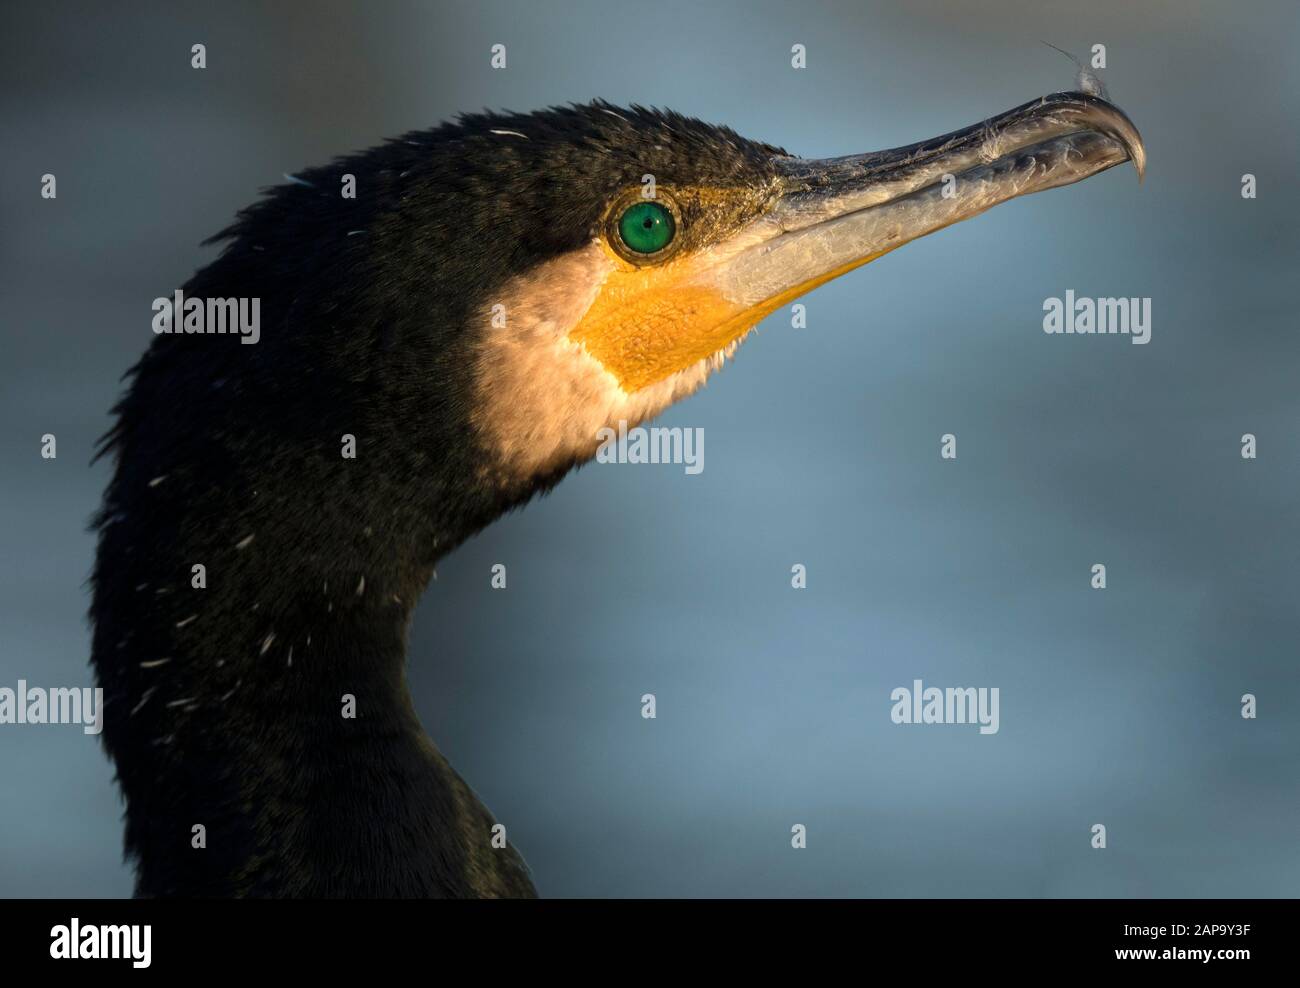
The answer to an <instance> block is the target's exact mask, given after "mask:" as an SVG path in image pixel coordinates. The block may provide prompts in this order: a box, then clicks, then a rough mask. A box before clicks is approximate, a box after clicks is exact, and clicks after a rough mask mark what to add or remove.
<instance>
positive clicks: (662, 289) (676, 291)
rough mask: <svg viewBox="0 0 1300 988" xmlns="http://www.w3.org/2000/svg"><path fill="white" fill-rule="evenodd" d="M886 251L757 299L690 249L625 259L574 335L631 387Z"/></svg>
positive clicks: (665, 373) (719, 345)
mask: <svg viewBox="0 0 1300 988" xmlns="http://www.w3.org/2000/svg"><path fill="white" fill-rule="evenodd" d="M890 249H891V250H892V249H893V248H890ZM885 253H888V251H881V252H880V253H877V254H871V255H868V256H866V257H862V258H858V259H855V260H854V261H852V262H851V263H849V264H845V265H843V266H841V267H838V268H835V269H834V270H831V271H826V272H822V273H820V274H818V275H815V276H814V277H812V278H809V279H808V280H807V281H804V282H802V283H801V284H799V285H797V286H795V287H793V288H791V289H789V290H787V291H784V292H781V293H780V294H778V295H776V296H774V297H773V298H770V299H767V300H765V301H763V302H760V303H758V304H756V305H744V304H741V303H738V302H735V301H733V300H731V299H729V298H727V297H726V296H725V295H724V294H723V293H722V292H721V290H719V289H718V288H716V287H714V286H713V285H712V284H710V282H711V281H712V280H713V279H711V278H710V277H709V273H708V272H707V271H704V270H702V265H701V263H700V259H699V258H698V257H694V256H692V255H689V254H684V255H683V256H681V257H680V258H675V259H673V260H671V261H668V262H667V263H665V264H662V265H659V266H656V267H645V268H635V267H632V266H631V265H629V264H626V263H625V262H622V261H619V262H618V267H617V268H616V269H615V270H614V271H612V272H610V274H609V275H608V276H607V277H606V279H605V282H604V284H603V286H602V287H601V289H600V292H599V293H598V294H597V296H596V298H595V301H593V302H592V304H591V307H590V308H589V309H588V310H587V312H586V314H585V315H584V316H583V317H582V319H580V320H579V321H578V323H577V324H576V325H575V326H574V327H573V328H572V329H570V330H569V334H568V336H569V339H570V340H572V341H573V342H575V343H579V344H581V345H582V346H583V347H584V348H585V349H586V351H587V353H589V354H590V355H591V356H593V357H595V358H596V359H597V360H598V361H600V363H601V365H602V366H603V367H604V368H605V369H606V370H607V371H609V372H610V373H611V374H613V375H614V377H615V378H617V379H618V383H619V386H620V387H621V388H622V389H623V390H624V391H625V392H628V393H631V392H633V391H637V390H639V389H640V388H644V387H646V386H648V385H651V384H656V383H658V382H659V381H662V380H664V379H665V378H667V377H670V376H671V375H673V374H675V373H677V372H678V371H682V370H685V369H686V368H688V367H691V366H693V365H695V364H697V363H698V362H699V361H701V360H704V359H705V358H706V357H711V356H712V355H713V354H715V353H717V352H718V351H719V350H722V349H724V348H725V347H726V346H727V345H728V344H729V343H732V342H734V341H735V340H737V339H739V338H740V337H742V336H744V335H745V333H746V332H748V331H749V330H750V329H752V328H753V327H754V326H755V325H757V324H758V323H759V321H760V320H762V319H763V318H764V317H765V316H767V315H769V314H770V313H772V312H775V311H776V310H777V309H779V308H781V307H782V306H783V305H786V304H788V303H790V302H792V301H793V300H794V299H796V298H798V297H799V296H800V295H804V294H806V293H807V292H809V291H811V290H812V289H814V288H816V287H817V286H818V285H822V284H824V283H826V282H827V281H830V280H831V279H833V278H837V277H839V276H840V275H841V274H844V273H845V272H846V271H851V270H853V269H854V268H856V267H859V266H861V265H863V264H866V263H867V262H868V261H873V260H875V259H876V258H877V257H880V256H881V255H882V254H885ZM611 256H613V255H612V252H611ZM721 264H723V265H725V264H726V262H725V261H722V262H721Z"/></svg>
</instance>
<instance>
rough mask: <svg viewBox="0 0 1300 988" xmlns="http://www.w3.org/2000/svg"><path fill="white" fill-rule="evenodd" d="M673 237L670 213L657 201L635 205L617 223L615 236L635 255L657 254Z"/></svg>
mask: <svg viewBox="0 0 1300 988" xmlns="http://www.w3.org/2000/svg"><path fill="white" fill-rule="evenodd" d="M676 235H677V223H676V221H675V220H674V219H673V214H672V211H671V210H670V209H669V208H668V207H667V206H665V205H664V204H663V203H660V202H654V201H645V202H635V203H633V204H632V205H630V206H628V207H627V209H625V210H624V211H623V215H622V216H620V217H619V220H618V237H619V239H620V240H621V241H622V242H623V246H624V247H626V248H627V249H628V250H629V251H631V252H632V253H634V254H657V253H658V252H659V251H661V250H663V249H664V248H665V247H667V246H668V245H669V244H670V243H672V241H673V238H674V237H675V236H676Z"/></svg>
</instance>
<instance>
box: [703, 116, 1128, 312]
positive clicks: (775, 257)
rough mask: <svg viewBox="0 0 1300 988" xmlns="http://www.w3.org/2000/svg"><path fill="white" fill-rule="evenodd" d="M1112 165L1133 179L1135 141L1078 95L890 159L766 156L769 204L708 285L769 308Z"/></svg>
mask: <svg viewBox="0 0 1300 988" xmlns="http://www.w3.org/2000/svg"><path fill="white" fill-rule="evenodd" d="M1124 161H1132V162H1133V165H1134V167H1135V168H1136V169H1137V173H1138V179H1139V181H1140V180H1141V178H1142V175H1143V173H1144V172H1145V170H1146V151H1145V149H1144V147H1143V145H1142V137H1141V135H1140V134H1139V133H1138V131H1137V128H1136V127H1135V126H1134V125H1133V122H1132V121H1131V120H1129V118H1128V117H1127V116H1126V115H1125V114H1124V112H1123V111H1122V110H1120V109H1119V108H1118V107H1116V106H1114V105H1112V104H1111V103H1108V102H1106V101H1105V100H1103V99H1100V98H1099V97H1097V96H1091V95H1089V94H1087V93H1056V94H1054V95H1051V96H1044V97H1043V98H1042V99H1038V100H1034V101H1033V102H1032V103H1026V104H1024V105H1023V106H1018V107H1016V108H1015V109H1014V110H1008V111H1007V112H1006V113H1003V114H1000V115H998V116H996V117H993V118H992V119H989V120H985V121H983V122H982V123H978V124H975V125H973V126H970V127H966V128H965V129H963V130H958V131H954V132H953V133H951V134H944V135H943V136H941V137H936V138H932V139H931V140H928V141H922V142H920V143H918V144H912V145H909V146H907V147H901V148H895V149H893V150H890V151H878V152H874V153H871V154H860V155H851V156H848V157H843V158H824V159H820V160H809V159H803V158H792V157H780V158H775V159H773V164H774V165H775V167H776V168H777V170H778V174H779V176H780V178H779V183H780V184H781V186H782V191H781V193H780V195H779V197H778V199H777V201H776V202H775V204H774V205H773V206H772V208H771V209H770V210H769V211H768V213H767V214H766V215H765V216H764V217H763V218H762V219H761V220H759V221H757V222H756V224H755V225H754V227H753V228H751V229H750V230H748V231H747V232H746V235H745V237H744V238H743V240H740V238H738V241H739V242H738V243H737V244H736V246H737V247H738V248H739V249H738V250H737V251H736V252H735V253H734V254H732V255H731V256H730V257H729V258H728V259H727V261H726V263H723V264H720V265H717V266H716V267H714V268H713V270H712V272H711V275H712V277H711V279H710V280H712V281H713V284H714V286H715V287H716V288H717V289H718V290H719V291H721V292H722V294H723V295H725V296H726V297H727V298H728V299H729V300H731V301H732V302H734V303H735V304H737V305H738V306H742V307H750V306H759V305H763V306H764V308H765V309H769V311H770V308H771V307H772V305H773V304H774V303H775V304H781V303H782V302H783V301H784V300H787V299H789V298H792V297H795V296H797V295H799V294H802V293H803V292H806V291H808V290H810V289H811V288H814V287H816V286H817V285H819V284H822V283H823V282H825V281H829V280H830V279H831V278H834V277H836V276H838V275H840V274H842V273H844V272H845V271H848V270H850V269H852V268H854V267H857V266H858V265H860V264H864V263H866V262H867V261H870V260H872V259H873V258H876V257H879V256H880V255H881V254H884V253H887V252H888V251H890V250H893V249H894V248H896V247H900V246H902V245H903V244H905V243H908V242H909V241H912V240H915V239H916V238H917V237H921V236H924V235H925V234H927V233H932V232H934V231H935V230H939V229H942V228H943V227H945V226H950V225H951V224H953V223H956V222H959V221H960V220H964V219H968V218H970V217H971V216H976V215H978V214H979V213H982V212H984V211H985V210H986V209H989V208H991V207H993V206H996V205H998V204H999V203H1002V202H1006V201H1007V200H1009V199H1015V198H1018V197H1020V196H1024V195H1029V194H1030V193H1032V192H1041V191H1043V190H1045V189H1054V188H1058V187H1059V186H1063V185H1070V184H1071V183H1074V182H1078V181H1080V180H1082V179H1085V178H1088V177H1089V176H1091V175H1095V174H1097V173H1098V172H1100V171H1104V170H1106V169H1107V168H1113V167H1114V166H1115V165H1118V164H1122V163H1123V162H1124ZM764 303H766V304H764Z"/></svg>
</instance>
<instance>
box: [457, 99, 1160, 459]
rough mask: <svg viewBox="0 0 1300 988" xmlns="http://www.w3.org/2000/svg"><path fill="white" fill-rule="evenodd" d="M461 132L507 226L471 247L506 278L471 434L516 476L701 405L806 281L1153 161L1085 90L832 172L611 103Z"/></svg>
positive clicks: (488, 120) (481, 344) (498, 284)
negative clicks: (732, 359)
mask: <svg viewBox="0 0 1300 988" xmlns="http://www.w3.org/2000/svg"><path fill="white" fill-rule="evenodd" d="M459 127H460V130H459V131H458V132H457V133H456V135H455V140H456V141H457V142H460V143H461V144H462V146H464V147H465V148H466V149H467V151H470V152H471V153H467V154H466V156H465V157H464V158H460V159H459V162H460V163H459V164H458V165H457V167H459V168H467V169H468V170H469V171H470V172H471V173H472V172H473V171H474V167H473V166H474V165H475V164H477V165H478V167H481V168H483V169H484V172H485V178H486V180H485V181H482V182H478V181H475V180H474V177H470V178H469V179H466V178H464V177H463V175H462V177H461V179H460V180H459V181H457V182H456V183H455V186H456V191H457V193H458V194H468V201H469V202H470V203H471V205H470V206H469V207H468V208H477V209H479V211H480V212H483V213H490V214H491V215H493V216H494V217H495V218H494V220H493V222H492V224H491V225H490V226H487V227H483V228H480V229H478V230H476V231H474V234H473V241H472V242H471V243H467V244H466V245H465V246H464V249H465V250H466V251H468V252H469V253H470V254H471V255H472V256H477V257H482V256H483V255H484V254H485V253H486V254H491V255H495V261H494V262H493V263H490V264H489V265H487V268H488V269H489V270H491V271H494V272H498V273H502V274H505V273H506V272H508V274H505V276H503V277H500V278H498V279H497V280H496V281H495V282H494V283H492V284H490V285H488V284H484V285H482V290H481V291H479V292H478V293H477V295H476V306H477V309H476V311H472V312H470V313H469V318H470V322H471V323H473V324H475V325H476V326H477V330H476V332H475V337H476V340H477V341H478V343H477V349H476V359H475V362H474V363H475V379H476V381H477V382H478V391H477V396H478V400H477V401H476V408H477V413H476V426H477V429H478V434H479V435H480V436H482V437H484V439H485V440H486V442H487V444H488V446H489V447H490V449H491V450H492V452H493V458H494V460H495V462H496V463H497V464H499V466H500V467H501V469H502V471H503V474H504V475H506V476H514V477H517V478H520V479H524V478H531V477H536V476H538V475H539V474H541V475H544V474H546V473H548V472H550V471H553V470H555V469H557V468H559V469H561V470H563V469H564V468H567V466H569V465H572V463H574V462H580V461H581V460H583V459H585V458H587V457H589V456H590V455H591V454H592V453H593V452H594V450H595V449H596V446H597V439H596V436H597V433H598V431H599V430H600V429H601V428H602V427H605V426H616V425H617V423H618V422H619V421H620V420H625V421H627V422H629V424H635V423H636V422H637V421H640V420H642V419H644V418H647V417H649V416H652V415H654V414H655V413H657V412H658V411H660V410H662V409H663V408H664V407H665V406H667V405H668V404H670V403H672V402H673V401H675V400H677V399H678V398H681V397H683V396H684V395H687V394H689V393H691V392H692V391H694V390H695V389H696V388H697V387H699V385H700V384H701V383H703V381H704V380H705V378H706V377H707V376H708V375H709V373H710V372H711V371H712V370H713V369H715V368H716V367H718V366H719V365H720V364H721V363H722V362H723V361H724V360H725V359H726V358H727V357H728V356H729V355H730V354H731V353H732V352H733V350H734V349H735V347H736V346H737V345H738V344H739V342H740V341H741V339H742V338H743V337H744V336H745V335H746V334H747V333H748V331H749V330H750V329H751V328H752V327H753V326H754V325H755V324H756V323H757V322H759V320H761V319H762V318H763V317H764V316H765V315H767V314H769V313H771V312H772V311H774V310H776V309H777V308H779V307H782V306H784V305H787V304H788V303H790V302H791V301H792V300H794V299H796V298H797V297H799V296H800V295H802V294H804V293H806V292H808V291H809V290H810V289H812V288H815V287H816V286H818V285H820V284H822V283H824V282H826V281H828V280H830V279H832V278H835V277H838V276H839V275H841V274H843V273H845V272H847V271H850V270H852V269H853V268H856V267H858V266H859V265H862V264H865V263H866V262H868V261H871V260H873V259H875V258H877V257H880V256H881V255H882V254H884V253H886V252H888V251H891V250H893V249H894V248H896V247H899V246H902V245H903V244H905V243H907V242H908V241H910V240H914V239H916V238H917V237H919V236H922V235H924V234H926V233H930V232H932V231H935V230H938V229H940V228H942V227H945V226H947V225H949V224H951V223H955V222H957V221H959V220H962V219H965V218H967V217H970V216H974V215H976V214H977V213H980V212H983V211H984V210H986V209H988V208H989V207H991V206H994V205H996V204H998V203H1000V202H1004V201H1006V200H1008V199H1011V198H1014V197H1018V196H1022V195H1026V194H1028V193H1031V192H1036V191H1040V190H1043V189H1049V188H1054V187H1057V186H1061V185H1066V184H1069V183H1072V182H1076V181H1079V180H1080V179H1083V178H1086V177H1088V176H1090V175H1092V174H1095V173H1096V172H1098V171H1101V170H1103V169H1106V168H1109V167H1112V166H1114V165H1116V164H1119V163H1121V162H1123V161H1125V160H1127V159H1130V158H1131V159H1132V160H1133V162H1134V164H1135V165H1136V167H1137V170H1138V172H1139V176H1140V175H1141V173H1142V170H1143V167H1144V151H1143V147H1142V142H1141V138H1140V137H1139V135H1138V133H1137V130H1136V129H1135V128H1134V126H1133V124H1132V123H1131V122H1130V121H1129V120H1128V118H1127V117H1126V116H1125V115H1124V114H1123V113H1122V112H1121V111H1120V110H1118V109H1116V108H1115V107H1114V106H1112V105H1111V104H1109V103H1107V102H1105V101H1104V100H1102V99H1099V98H1097V97H1096V96H1092V95H1087V94H1083V93H1063V94H1057V95H1054V96H1048V97H1045V98H1043V99H1040V100H1036V101H1034V102H1032V103H1028V104H1025V105H1024V106H1021V107H1018V108H1016V109H1014V110H1011V111H1009V112H1007V113H1004V114H1001V115H999V116H997V117H994V118H992V119H990V120H986V121H984V122H982V123H979V124H976V125H975V126H972V127H967V128H965V129H964V130H960V131H956V132H954V133H950V134H945V135H943V136H941V137H937V138H934V139H932V140H928V141H924V142H921V143H919V144H914V145H911V146H908V147H903V148H898V149H894V150H890V151H884V152H877V153H870V154H863V155H855V156H850V157H844V158H835V159H824V160H806V159H802V158H798V157H794V156H792V155H789V154H787V153H786V152H785V151H783V150H781V149H779V148H776V147H773V146H771V145H768V144H761V143H755V142H753V141H749V140H745V139H743V138H741V137H739V136H738V135H737V134H735V133H734V132H732V131H731V130H729V129H727V128H725V127H714V126H709V125H706V124H703V123H700V122H699V121H696V120H691V119H687V118H684V117H681V116H679V115H677V114H674V113H665V112H657V111H651V110H645V109H640V108H633V109H631V110H625V109H619V108H616V107H613V106H609V105H606V104H603V103H595V104H591V105H589V106H578V107H572V108H569V109H553V110H548V111H545V112H541V113H535V114H532V115H527V116H511V117H505V118H503V117H488V116H480V117H470V118H466V119H464V120H462V122H461V124H460V125H459ZM447 177H448V178H450V176H447ZM480 197H482V198H481V199H480ZM484 199H485V200H487V201H486V202H483V201H482V200H484ZM476 200H478V201H477V202H476ZM465 201H466V200H462V202H465ZM489 204H490V206H491V208H487V207H488V206H489Z"/></svg>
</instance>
